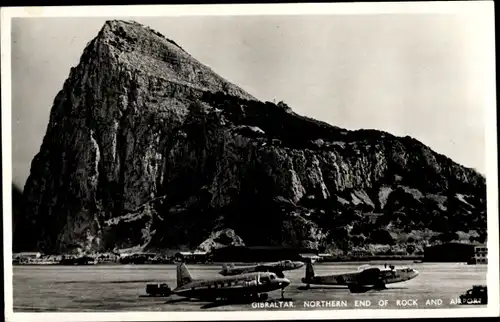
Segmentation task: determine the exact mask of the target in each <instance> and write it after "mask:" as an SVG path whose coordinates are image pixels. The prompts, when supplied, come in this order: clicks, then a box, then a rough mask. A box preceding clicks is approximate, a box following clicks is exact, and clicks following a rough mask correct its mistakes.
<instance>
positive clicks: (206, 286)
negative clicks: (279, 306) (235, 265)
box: [172, 263, 290, 301]
mask: <svg viewBox="0 0 500 322" xmlns="http://www.w3.org/2000/svg"><path fill="white" fill-rule="evenodd" d="M288 285H290V280H288V279H287V278H284V277H278V276H276V274H275V273H272V272H256V273H248V274H242V275H236V276H229V277H219V278H214V279H206V280H194V279H193V278H192V276H191V274H190V273H189V271H188V269H187V267H186V264H184V263H179V264H178V265H177V287H176V288H175V289H174V290H173V291H172V293H173V294H177V295H179V296H183V297H187V298H197V299H202V300H210V301H215V300H218V299H223V300H231V299H233V298H240V297H254V298H257V299H266V298H267V292H271V291H274V290H279V289H281V297H283V293H284V290H285V288H286V287H287V286H288Z"/></svg>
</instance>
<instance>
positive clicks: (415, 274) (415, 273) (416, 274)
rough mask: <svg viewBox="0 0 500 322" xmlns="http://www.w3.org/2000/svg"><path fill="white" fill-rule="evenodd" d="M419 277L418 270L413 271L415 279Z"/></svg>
mask: <svg viewBox="0 0 500 322" xmlns="http://www.w3.org/2000/svg"><path fill="white" fill-rule="evenodd" d="M417 276H418V271H417V270H416V269H414V270H413V276H412V277H413V278H414V277H417Z"/></svg>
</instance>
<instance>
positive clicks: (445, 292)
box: [13, 262, 487, 312]
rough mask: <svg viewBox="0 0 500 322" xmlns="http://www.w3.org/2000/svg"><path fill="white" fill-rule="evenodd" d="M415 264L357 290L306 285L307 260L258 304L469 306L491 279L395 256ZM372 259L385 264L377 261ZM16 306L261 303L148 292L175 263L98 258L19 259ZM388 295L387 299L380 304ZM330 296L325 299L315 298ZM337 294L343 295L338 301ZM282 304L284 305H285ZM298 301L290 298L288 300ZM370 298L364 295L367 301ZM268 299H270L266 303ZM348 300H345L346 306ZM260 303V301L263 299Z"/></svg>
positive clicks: (335, 269)
mask: <svg viewBox="0 0 500 322" xmlns="http://www.w3.org/2000/svg"><path fill="white" fill-rule="evenodd" d="M391 263H393V264H395V265H396V266H399V265H405V266H410V267H412V268H414V269H417V270H418V271H419V272H420V274H419V276H417V277H416V278H415V279H413V280H410V281H406V282H403V283H397V284H389V285H387V287H388V289H386V290H383V291H369V292H366V293H361V294H352V293H350V292H349V290H348V289H347V288H343V287H340V288H339V287H326V286H325V287H322V286H312V287H311V289H309V290H301V289H300V287H301V286H303V284H302V283H301V279H302V277H304V273H305V267H302V268H300V269H298V270H294V271H287V272H285V276H286V277H287V278H289V279H290V280H291V282H292V284H290V286H288V287H287V288H286V290H285V301H284V302H283V301H281V302H280V301H278V300H279V299H280V291H274V292H271V293H269V299H268V301H267V303H268V304H272V305H274V306H276V307H267V308H260V309H268V310H276V309H283V310H286V309H287V308H284V307H283V305H284V304H285V303H287V304H288V305H289V306H288V307H289V308H290V305H293V309H297V310H309V309H313V310H317V309H330V310H331V309H355V308H358V307H356V306H355V305H356V303H355V301H363V300H369V301H370V302H371V306H370V308H372V309H377V308H385V309H387V308H392V309H401V308H403V307H402V306H398V305H397V300H400V301H401V302H400V303H402V302H404V301H403V300H409V299H414V300H417V303H418V306H407V307H406V308H410V309H415V308H423V309H431V308H467V307H475V308H478V306H477V305H475V306H464V305H455V304H453V303H450V302H451V301H452V299H456V298H457V297H458V296H459V295H460V294H462V293H464V292H465V291H467V290H468V289H469V288H471V287H472V285H474V284H484V285H486V272H487V265H465V264H461V263H418V264H414V263H412V262H391ZM362 264H368V263H367V262H363V263H317V264H315V272H316V274H317V275H321V274H332V273H342V272H347V271H350V270H357V268H358V267H359V266H360V265H362ZM369 264H375V265H376V264H380V262H379V263H377V262H372V263H369ZM188 268H189V270H190V273H191V275H192V276H193V278H195V279H197V278H213V277H220V275H219V274H218V273H217V272H218V271H220V269H221V266H220V265H188ZM13 272H14V277H13V280H14V285H13V293H14V299H13V300H14V311H15V312H40V311H46V312H82V311H87V312H106V311H124V312H125V311H199V310H224V311H227V310H256V309H258V308H255V303H254V304H251V303H239V304H234V303H233V304H226V305H223V304H213V303H208V302H200V301H197V300H182V298H180V297H178V296H175V295H173V296H171V297H169V298H165V297H156V298H154V297H142V296H141V295H145V289H146V284H147V283H156V282H166V283H167V284H168V285H169V286H170V287H171V288H175V285H176V273H175V272H176V269H175V265H95V266H14V267H13ZM380 300H387V301H388V302H387V303H388V305H387V306H383V307H381V306H379V305H378V302H379V301H380ZM427 300H438V301H439V300H441V301H442V304H441V305H438V306H435V305H426V301H427ZM317 301H326V302H323V303H321V302H317ZM339 301H344V302H343V303H342V302H339ZM280 303H281V306H282V307H281V308H280ZM290 303H292V304H290ZM365 303H366V302H365ZM264 304H265V303H264ZM343 304H345V306H343ZM261 305H262V304H261Z"/></svg>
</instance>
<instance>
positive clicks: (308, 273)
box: [306, 261, 314, 280]
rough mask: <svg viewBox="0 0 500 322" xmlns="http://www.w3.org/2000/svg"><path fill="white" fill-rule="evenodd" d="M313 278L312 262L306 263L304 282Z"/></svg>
mask: <svg viewBox="0 0 500 322" xmlns="http://www.w3.org/2000/svg"><path fill="white" fill-rule="evenodd" d="M313 277H314V267H313V264H312V261H308V262H307V266H306V280H308V279H310V278H313Z"/></svg>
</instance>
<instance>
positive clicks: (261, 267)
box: [255, 264, 285, 278]
mask: <svg viewBox="0 0 500 322" xmlns="http://www.w3.org/2000/svg"><path fill="white" fill-rule="evenodd" d="M255 272H270V273H274V274H276V276H277V277H279V278H283V277H285V274H283V270H282V269H281V268H280V267H276V266H272V265H265V264H261V265H257V266H256V267H255Z"/></svg>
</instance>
